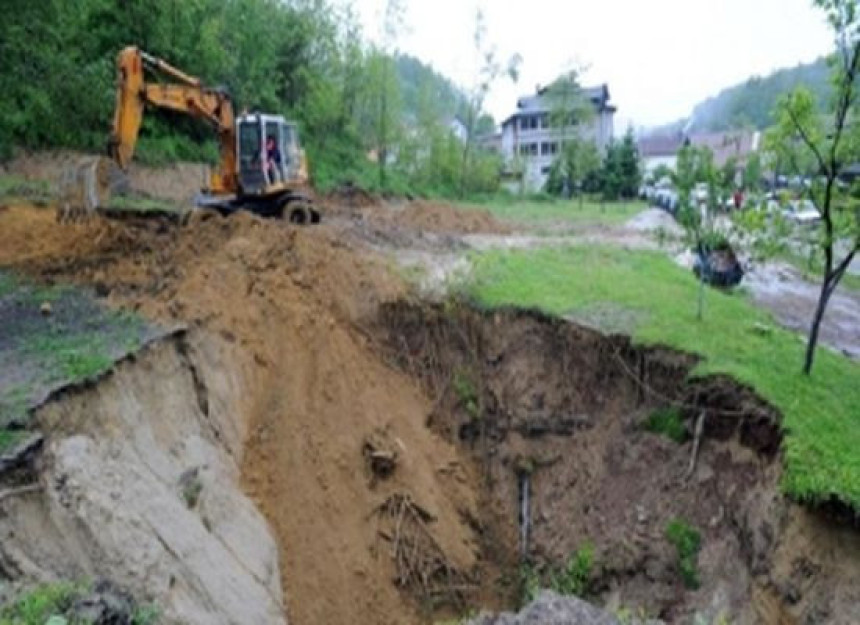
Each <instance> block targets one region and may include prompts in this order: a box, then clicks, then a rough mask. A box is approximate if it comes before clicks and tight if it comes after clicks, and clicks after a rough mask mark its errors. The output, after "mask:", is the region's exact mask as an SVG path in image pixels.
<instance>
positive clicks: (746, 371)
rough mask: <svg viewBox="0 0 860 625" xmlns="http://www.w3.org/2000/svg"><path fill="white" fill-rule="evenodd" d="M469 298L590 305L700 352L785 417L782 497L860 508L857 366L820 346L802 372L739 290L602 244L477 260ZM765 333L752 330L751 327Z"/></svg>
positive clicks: (572, 310) (787, 343)
mask: <svg viewBox="0 0 860 625" xmlns="http://www.w3.org/2000/svg"><path fill="white" fill-rule="evenodd" d="M472 289H473V295H474V296H475V297H476V299H477V300H478V301H479V302H480V303H482V304H483V305H487V306H498V305H503V304H512V305H519V306H530V307H538V308H541V309H543V310H546V311H548V312H550V313H554V314H558V315H566V314H574V315H576V314H584V315H585V316H588V314H589V311H593V310H594V309H595V308H598V309H600V308H605V307H607V306H609V307H615V308H618V307H623V308H624V309H629V310H632V311H635V312H636V313H638V314H636V315H635V319H636V320H637V324H636V328H635V329H634V331H633V336H634V338H635V339H636V340H637V341H639V342H642V343H651V344H655V343H656V344H665V345H668V346H671V347H674V348H678V349H682V350H686V351H691V352H696V353H698V354H701V355H703V356H705V360H704V361H703V362H702V364H701V365H700V366H699V368H698V369H697V371H696V374H707V373H715V372H725V373H728V374H731V375H732V376H734V377H735V378H736V379H738V380H740V381H742V382H746V383H748V384H749V385H751V386H752V387H754V388H755V389H756V390H757V391H758V392H759V393H760V394H761V395H762V396H763V397H764V398H766V399H767V400H768V401H770V402H771V403H773V404H774V405H775V406H777V407H778V408H779V409H780V410H781V411H782V413H783V415H784V423H783V426H784V429H785V432H786V438H785V445H784V448H785V454H786V466H785V475H784V482H783V486H784V489H785V491H786V492H787V493H788V494H790V495H792V496H793V497H796V498H797V499H801V500H808V501H824V500H826V499H828V498H830V497H831V496H835V497H837V498H838V499H840V500H842V501H843V502H846V503H849V504H851V505H852V506H853V507H854V508H855V509H858V510H860V453H858V452H857V450H858V449H860V384H858V383H857V382H858V380H860V366H858V365H856V364H855V363H852V362H850V361H849V360H847V359H846V358H844V357H842V356H839V355H837V354H835V353H833V352H831V351H829V350H827V349H819V351H818V355H817V362H816V367H815V371H814V373H813V377H812V378H811V379H807V378H805V377H804V376H802V375H801V374H800V366H801V362H802V353H803V347H804V345H803V342H802V341H801V337H799V336H798V335H797V334H795V333H791V332H788V331H786V330H782V329H781V328H778V327H777V326H776V324H775V323H774V321H773V319H772V318H771V317H770V315H769V314H767V313H765V312H763V311H761V310H758V309H757V308H755V307H753V305H752V304H750V303H749V302H748V301H746V299H745V298H744V297H743V296H742V295H740V294H734V295H731V294H724V293H720V292H717V291H714V290H708V292H707V296H706V297H707V299H706V312H705V319H704V321H702V322H699V321H697V320H696V319H695V303H696V296H697V289H698V285H697V283H696V281H695V279H694V277H693V276H692V274H690V273H689V272H687V271H685V270H683V269H681V268H679V267H677V266H675V265H674V264H673V263H672V261H671V260H669V259H667V258H666V257H665V256H664V255H662V254H659V253H648V252H630V251H625V250H621V249H615V248H607V247H588V248H584V247H574V248H567V249H562V250H557V249H539V250H535V251H529V252H501V251H500V252H490V253H487V254H484V255H482V256H480V257H478V258H477V259H476V267H475V282H474V285H473V287H472ZM757 324H761V325H764V326H769V327H771V328H772V329H771V331H769V332H764V333H762V332H760V331H758V330H757V328H756V325H757Z"/></svg>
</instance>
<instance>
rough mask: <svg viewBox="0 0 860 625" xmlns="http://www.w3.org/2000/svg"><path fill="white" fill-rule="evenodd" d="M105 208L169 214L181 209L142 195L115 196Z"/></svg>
mask: <svg viewBox="0 0 860 625" xmlns="http://www.w3.org/2000/svg"><path fill="white" fill-rule="evenodd" d="M105 208H111V209H114V210H121V211H134V212H141V213H148V212H167V213H175V212H178V211H179V209H178V208H177V207H176V206H175V205H174V204H171V203H169V202H165V201H162V200H158V199H155V198H150V197H145V196H142V195H118V194H117V195H114V196H113V197H111V199H110V200H109V201H108V203H107V206H106V207H105Z"/></svg>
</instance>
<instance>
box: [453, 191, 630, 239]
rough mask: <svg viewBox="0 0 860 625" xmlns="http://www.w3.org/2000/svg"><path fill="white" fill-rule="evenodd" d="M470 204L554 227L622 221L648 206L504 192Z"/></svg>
mask: <svg viewBox="0 0 860 625" xmlns="http://www.w3.org/2000/svg"><path fill="white" fill-rule="evenodd" d="M464 206H465V207H466V208H470V207H472V208H483V209H486V210H488V211H489V212H490V213H492V214H493V216H495V217H498V218H500V219H506V220H510V221H516V222H523V223H527V224H530V225H534V226H537V227H538V228H540V227H541V226H545V227H548V228H549V227H551V226H553V224H557V223H558V222H566V223H568V224H569V225H576V226H581V225H587V224H604V225H620V224H623V223H624V222H626V221H627V220H629V219H630V218H632V217H634V216H635V215H636V214H638V213H640V212H641V211H642V210H643V209H645V208H647V206H646V205H645V203H643V202H639V201H629V202H605V203H604V202H599V201H596V200H593V199H583V200H582V201H581V202H580V201H579V200H578V199H572V200H562V199H555V198H542V197H541V198H535V199H527V198H523V199H521V198H514V197H505V196H500V197H496V198H492V199H489V200H486V201H484V202H481V203H480V204H477V205H476V204H466V205H464ZM546 233H547V234H553V233H554V232H553V231H547V232H546Z"/></svg>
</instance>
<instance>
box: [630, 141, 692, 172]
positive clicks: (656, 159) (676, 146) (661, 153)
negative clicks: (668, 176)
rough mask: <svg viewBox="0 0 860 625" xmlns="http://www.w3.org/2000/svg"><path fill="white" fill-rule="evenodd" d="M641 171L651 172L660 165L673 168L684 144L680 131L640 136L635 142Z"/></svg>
mask: <svg viewBox="0 0 860 625" xmlns="http://www.w3.org/2000/svg"><path fill="white" fill-rule="evenodd" d="M636 146H637V148H638V149H639V157H640V158H641V159H642V169H643V172H644V173H645V174H646V175H648V174H653V173H654V171H655V170H656V169H657V168H658V167H660V166H661V165H663V166H665V167H668V168H669V169H672V170H674V169H675V165H676V164H677V162H678V152H679V151H680V149H681V148H682V147H683V146H684V135H683V134H682V133H680V132H677V133H670V134H660V135H650V136H647V137H640V138H639V140H638V141H637V142H636Z"/></svg>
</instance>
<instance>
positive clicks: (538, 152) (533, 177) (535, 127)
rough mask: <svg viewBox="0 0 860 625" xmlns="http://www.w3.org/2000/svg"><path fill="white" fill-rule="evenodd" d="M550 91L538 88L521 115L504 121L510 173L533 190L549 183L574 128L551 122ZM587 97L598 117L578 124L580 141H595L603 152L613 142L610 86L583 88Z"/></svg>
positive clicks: (519, 106) (519, 108)
mask: <svg viewBox="0 0 860 625" xmlns="http://www.w3.org/2000/svg"><path fill="white" fill-rule="evenodd" d="M548 91H549V88H548V87H544V88H543V89H541V88H538V89H537V91H536V93H535V94H534V95H532V96H524V97H522V98H520V99H519V101H518V102H517V112H516V113H514V114H513V115H511V116H510V117H508V118H507V119H506V120H505V121H504V122H502V137H501V148H502V155H503V156H504V158H505V164H506V168H507V170H508V173H510V172H515V173H516V174H517V175H518V176H519V177H520V180H521V185H522V187H523V188H524V189H526V190H529V191H539V190H541V189H542V188H543V187H544V185H545V184H546V179H547V176H548V174H549V170H550V167H551V165H552V162H553V160H554V159H555V157H556V155H557V154H558V151H559V148H560V144H561V140H562V138H563V136H564V135H565V133H569V132H570V128H571V126H568V127H567V128H564V129H562V128H560V127H558V126H554V125H552V124H551V123H550V115H551V113H552V111H553V108H554V107H553V104H552V102H551V101H550V97H549V94H548ZM582 91H583V95H584V96H585V98H586V100H587V101H588V102H589V103H590V104H591V106H592V107H593V109H594V115H593V116H592V117H591V118H590V119H589V120H588V121H587V122H585V123H584V124H581V125H580V124H576V123H575V124H574V125H575V126H576V127H577V129H578V133H577V134H578V136H579V138H581V139H583V140H586V141H593V142H594V143H595V144H596V145H597V148H598V149H599V150H600V151H601V153H602V152H604V151H605V150H606V147H607V146H608V145H609V143H610V142H611V141H612V137H613V119H614V115H615V111H616V110H617V109H616V108H615V106H613V105H612V104H610V102H609V99H610V98H609V87H608V86H607V85H600V86H598V87H590V88H586V89H583V90H582Z"/></svg>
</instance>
